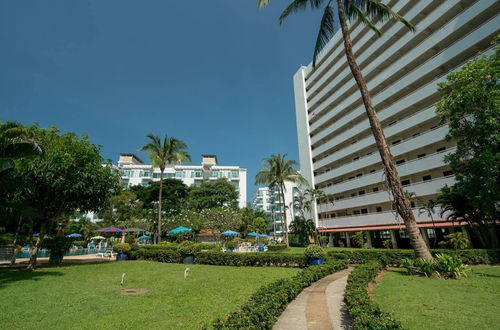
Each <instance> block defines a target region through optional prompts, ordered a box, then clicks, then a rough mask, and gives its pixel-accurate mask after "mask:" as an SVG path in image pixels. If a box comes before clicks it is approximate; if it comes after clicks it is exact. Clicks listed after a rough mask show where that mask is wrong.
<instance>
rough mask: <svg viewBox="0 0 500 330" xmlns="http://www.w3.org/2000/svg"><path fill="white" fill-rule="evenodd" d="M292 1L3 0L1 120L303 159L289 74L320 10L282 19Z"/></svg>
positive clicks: (256, 156) (248, 162)
mask: <svg viewBox="0 0 500 330" xmlns="http://www.w3.org/2000/svg"><path fill="white" fill-rule="evenodd" d="M286 4H287V1H279V0H275V1H274V2H272V3H271V5H270V7H268V8H266V9H262V10H258V9H257V8H256V1H255V0H212V1H206V0H192V1H188V0H184V1H171V0H147V1H138V0H133V1H132V0H106V1H102V0H93V1H83V0H78V1H77V0H50V1H34V0H30V1H16V0H5V1H1V2H0V44H1V49H2V51H1V52H0V119H1V120H3V121H6V120H16V121H20V122H21V123H23V124H32V123H35V122H38V123H39V124H40V125H41V126H42V127H49V126H51V125H56V126H58V127H59V128H61V130H62V131H63V132H68V131H72V132H76V133H77V134H83V133H86V134H88V135H89V137H90V139H91V141H92V142H93V143H95V144H98V145H101V146H102V154H103V156H104V157H105V158H110V159H112V160H113V162H116V161H117V158H118V154H119V153H120V152H134V153H137V154H138V155H139V156H141V158H143V159H147V155H145V154H143V153H140V152H137V149H138V148H139V147H140V146H142V145H143V144H145V142H146V138H145V135H146V134H148V133H153V134H157V135H164V134H168V135H171V136H175V137H177V138H180V139H181V140H183V141H185V142H186V143H187V144H188V146H189V153H190V154H191V156H192V158H193V163H194V164H198V163H199V162H200V161H201V157H200V155H201V154H203V153H209V154H216V155H217V156H218V158H219V163H221V164H224V165H239V166H242V167H245V168H247V169H248V183H249V184H248V191H247V193H248V199H249V200H250V199H251V196H252V194H253V191H254V188H255V187H254V185H253V182H254V176H255V174H256V173H257V171H258V170H259V168H260V167H261V164H262V162H261V161H262V158H264V157H267V156H269V155H271V154H273V153H288V155H289V156H290V158H292V159H296V160H298V150H297V136H296V126H295V112H294V111H295V110H294V101H293V85H292V76H293V74H294V73H295V72H296V71H297V69H298V68H299V66H300V65H304V64H307V63H309V62H310V59H311V55H312V49H313V44H314V39H315V37H316V33H317V26H318V23H319V15H320V14H321V13H320V12H308V13H304V14H300V15H297V16H294V17H291V18H290V19H289V20H288V21H287V22H286V23H285V24H284V25H283V26H281V27H280V26H279V24H278V20H277V17H278V16H279V13H280V11H281V10H282V9H283V8H284V7H285V6H286Z"/></svg>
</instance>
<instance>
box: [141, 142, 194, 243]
mask: <svg viewBox="0 0 500 330" xmlns="http://www.w3.org/2000/svg"><path fill="white" fill-rule="evenodd" d="M147 137H148V138H149V143H148V144H146V145H145V146H143V147H142V148H140V149H139V150H140V151H147V152H148V153H149V158H150V159H151V163H152V164H153V166H155V167H159V168H160V191H159V193H158V236H157V243H160V242H161V201H162V200H161V197H162V196H161V195H162V191H163V172H164V171H165V167H166V166H167V165H171V164H180V163H182V162H189V161H191V157H190V156H189V154H188V153H187V152H186V149H187V145H186V144H185V143H184V142H182V141H181V140H179V139H176V138H175V137H170V138H169V137H167V136H165V137H164V138H163V141H162V140H161V139H160V138H159V137H158V136H156V135H153V134H148V135H147Z"/></svg>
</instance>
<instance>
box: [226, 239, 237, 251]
mask: <svg viewBox="0 0 500 330" xmlns="http://www.w3.org/2000/svg"><path fill="white" fill-rule="evenodd" d="M224 247H225V248H226V249H231V250H234V248H235V247H236V243H235V241H226V242H224Z"/></svg>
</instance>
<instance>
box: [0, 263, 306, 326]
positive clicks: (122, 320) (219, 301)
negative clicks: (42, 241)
mask: <svg viewBox="0 0 500 330" xmlns="http://www.w3.org/2000/svg"><path fill="white" fill-rule="evenodd" d="M186 267H187V266H184V265H178V264H166V263H156V262H148V261H127V262H112V263H104V264H103V263H99V264H86V265H71V266H60V267H47V268H42V269H38V270H36V271H34V272H31V273H30V272H26V271H24V270H18V269H3V270H0V297H1V299H0V310H1V317H0V319H1V323H0V328H3V329H32V328H37V329H73V328H78V329H127V328H130V329H132V328H134V329H146V328H161V329H199V328H200V327H201V326H203V325H206V324H209V323H210V322H211V321H212V320H214V319H216V318H217V317H222V316H224V315H226V314H228V313H229V312H231V311H233V310H234V309H235V308H237V307H238V306H239V305H241V304H242V303H244V302H245V301H246V300H247V299H248V297H249V296H250V295H251V294H252V293H254V292H255V291H256V290H257V289H258V288H259V287H261V286H262V285H264V284H267V283H269V282H272V281H274V280H277V279H279V278H285V277H290V276H293V275H294V274H296V273H297V272H298V270H297V269H291V268H271V267H265V268H264V267H262V268H258V267H223V266H207V265H189V268H190V275H189V277H188V279H187V280H185V279H184V270H185V268H186ZM122 273H126V277H125V286H124V288H125V289H129V288H144V289H147V290H148V292H147V293H144V294H141V295H121V294H120V293H119V292H120V289H121V288H120V277H121V274H122Z"/></svg>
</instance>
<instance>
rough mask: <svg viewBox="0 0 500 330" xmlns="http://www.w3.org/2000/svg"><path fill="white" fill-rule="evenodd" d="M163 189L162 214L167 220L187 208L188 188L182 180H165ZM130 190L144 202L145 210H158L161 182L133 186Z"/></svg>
mask: <svg viewBox="0 0 500 330" xmlns="http://www.w3.org/2000/svg"><path fill="white" fill-rule="evenodd" d="M162 189H163V192H162V204H163V205H162V207H161V209H162V212H164V214H165V216H166V217H167V218H168V217H172V216H174V215H177V214H179V212H181V210H182V209H183V208H185V207H186V203H187V197H188V193H189V189H188V186H186V185H185V184H184V182H182V180H179V179H171V178H167V179H163V188H162ZM130 190H131V191H132V192H133V193H134V194H136V196H137V198H138V199H139V200H141V201H142V203H143V205H144V208H146V209H152V208H157V206H156V205H158V196H159V192H160V182H151V183H150V184H149V185H147V186H141V185H137V186H132V187H130Z"/></svg>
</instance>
